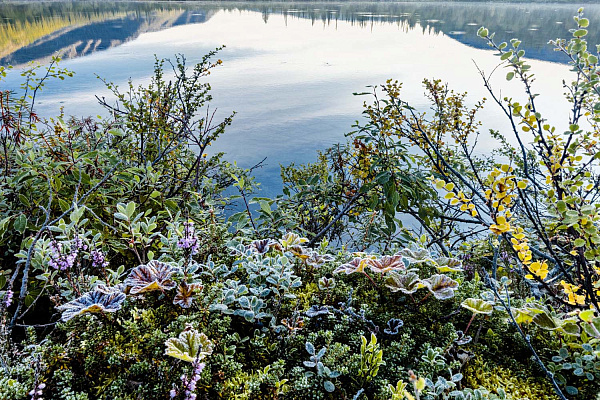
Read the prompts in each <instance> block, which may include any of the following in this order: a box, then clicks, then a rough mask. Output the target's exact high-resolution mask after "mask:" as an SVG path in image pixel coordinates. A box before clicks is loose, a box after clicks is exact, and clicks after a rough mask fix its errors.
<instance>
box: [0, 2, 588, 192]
mask: <svg viewBox="0 0 600 400" xmlns="http://www.w3.org/2000/svg"><path fill="white" fill-rule="evenodd" d="M579 5H581V4H576V3H575V2H573V4H553V3H548V4H539V3H535V4H530V3H518V4H515V3H497V2H494V3H466V2H465V3H456V2H430V3H416V2H415V3H412V2H403V3H391V2H390V3H388V2H386V3H363V2H346V3H336V2H328V3H313V2H300V3H285V2H282V3H279V2H273V3H262V2H224V3H215V2H211V3H206V2H185V3H177V2H168V3H167V2H164V3H147V2H115V3H113V2H29V3H12V2H2V3H0V65H6V64H12V65H16V66H23V65H25V64H27V63H28V62H30V61H36V62H41V63H44V62H47V61H48V60H49V58H50V57H51V56H52V55H54V54H60V55H62V57H63V59H65V60H64V61H63V62H62V65H63V66H64V67H67V68H69V69H71V70H73V71H75V73H76V76H75V77H74V78H72V79H69V80H67V81H65V82H61V83H52V84H50V85H49V86H48V87H47V88H46V89H45V90H44V92H43V94H42V96H41V97H40V98H39V99H38V101H39V102H38V104H39V107H38V111H39V112H40V113H41V114H42V115H46V116H51V115H54V114H56V113H57V112H58V110H59V109H60V107H64V109H65V112H66V113H67V114H74V115H78V116H84V115H95V114H98V113H101V112H102V110H101V108H100V107H99V106H98V105H97V104H96V100H95V98H94V94H99V95H103V94H106V93H107V92H106V90H105V89H104V88H103V84H102V83H101V82H100V81H99V80H98V79H96V77H95V74H99V75H100V76H102V77H103V78H105V79H107V80H109V81H112V82H114V83H116V84H117V85H119V86H124V85H125V84H126V82H127V80H128V79H129V78H131V79H132V80H133V81H134V82H135V83H141V84H143V83H145V82H147V81H148V79H149V77H150V75H151V73H152V66H153V62H154V55H155V54H156V55H157V56H158V57H172V56H173V55H174V54H176V53H182V54H184V55H185V56H186V57H187V58H188V60H189V62H190V63H191V62H194V61H197V60H199V59H200V58H201V56H202V55H203V54H205V53H206V52H207V51H209V50H211V49H214V48H215V47H217V46H219V45H222V44H225V45H226V46H227V47H226V49H225V50H223V51H222V52H221V53H220V55H219V57H220V58H221V59H223V61H224V64H223V66H222V67H219V68H218V70H215V71H214V73H213V74H212V75H211V84H212V86H213V89H214V92H213V96H214V98H215V100H214V102H213V105H214V106H215V107H218V112H217V116H219V115H220V116H225V115H227V114H228V113H230V112H231V111H233V110H235V111H237V113H238V114H237V116H236V118H235V119H234V124H233V126H232V127H231V128H230V129H229V131H228V132H227V133H226V135H225V136H223V137H222V139H221V140H220V142H218V143H216V144H215V146H214V150H218V151H225V152H227V154H228V158H229V159H231V160H237V161H238V164H240V165H242V166H251V165H253V164H254V163H256V162H258V161H260V160H261V159H263V158H264V157H267V166H266V167H265V168H263V169H261V170H259V171H258V172H257V177H258V179H259V181H261V182H263V184H264V189H265V193H264V194H265V195H273V194H274V193H276V192H277V191H278V189H279V183H278V182H279V164H280V163H281V164H288V163H290V162H307V161H312V160H314V159H315V158H316V157H315V154H316V150H318V149H324V148H326V147H327V146H329V145H331V144H333V143H336V142H339V141H344V140H345V138H344V133H346V132H348V131H350V130H351V125H352V123H353V122H354V121H355V120H356V119H359V118H360V113H361V110H362V102H363V101H364V100H365V98H364V97H355V96H353V95H352V93H353V92H361V91H364V90H365V86H367V85H376V84H380V83H383V82H385V80H386V79H388V78H393V79H398V80H400V81H402V82H404V94H405V96H406V98H407V99H409V100H411V101H412V102H413V103H414V104H415V105H416V106H418V107H425V106H426V103H425V102H424V100H423V97H422V92H423V89H422V86H421V81H422V79H423V78H434V77H435V78H440V79H442V80H444V81H447V82H448V83H449V84H450V86H451V87H453V88H455V89H457V90H459V91H468V92H469V93H470V95H471V99H472V102H475V101H476V100H477V99H479V98H480V97H483V96H485V95H486V94H485V92H484V89H483V86H482V84H481V79H480V78H479V77H478V74H477V69H476V67H475V65H474V62H475V63H477V65H479V66H480V67H482V68H483V69H485V70H486V71H491V70H492V69H493V67H494V66H495V65H496V62H497V58H495V57H494V56H493V55H492V54H493V53H492V52H491V51H490V50H489V49H488V48H487V45H486V44H485V43H484V42H483V41H482V40H480V39H479V38H477V37H476V34H475V32H476V31H477V29H478V28H479V27H480V26H481V25H485V26H486V27H488V28H489V29H490V31H494V32H497V36H496V38H497V40H498V41H502V40H508V39H510V38H512V37H518V38H520V39H521V40H522V41H523V45H522V47H523V48H524V49H525V50H526V52H527V53H526V54H527V55H528V56H529V57H530V58H532V66H533V69H534V71H535V72H536V75H537V82H536V88H537V90H538V92H540V93H541V94H542V96H541V97H540V105H541V108H542V111H545V112H546V114H547V115H551V116H552V118H554V119H555V120H553V122H554V123H556V124H557V125H559V126H561V124H566V123H567V121H566V117H567V113H566V111H565V112H563V111H561V110H563V109H564V108H565V107H564V106H565V102H564V101H563V100H562V96H561V94H562V88H561V79H563V78H567V77H568V66H567V65H566V64H565V60H564V58H563V57H562V56H561V55H560V54H559V53H557V52H554V51H553V50H552V48H551V47H550V46H548V45H547V44H546V43H547V42H548V40H549V39H556V38H557V37H568V35H569V33H568V29H569V28H572V27H573V26H574V23H573V19H572V16H573V14H574V13H575V12H576V10H577V8H578V7H579ZM585 9H586V16H587V17H588V18H590V20H591V27H590V34H589V35H588V40H589V41H590V42H591V43H594V44H595V43H600V29H597V28H596V24H598V26H600V5H598V4H585ZM503 76H504V71H500V72H499V73H498V77H497V79H496V80H495V81H494V83H495V85H497V86H499V85H502V87H503V94H509V95H512V94H515V95H516V94H518V93H519V92H518V85H517V83H516V82H511V83H510V84H507V83H505V82H503ZM19 83H20V81H19V76H18V73H12V74H11V75H10V76H9V77H8V79H7V80H6V81H4V82H3V83H0V84H1V85H3V89H4V88H9V89H16V88H17V87H18V84H19ZM481 117H482V118H483V119H484V121H485V128H494V129H505V128H506V124H505V123H504V121H503V119H502V116H501V115H500V114H499V113H498V110H497V109H496V108H495V107H494V106H493V105H492V104H489V105H488V107H487V109H486V110H485V111H484V112H483V113H482V114H481ZM491 145H492V143H491V142H489V141H487V140H483V141H482V147H481V149H480V151H482V152H485V151H486V150H488V149H489V148H491V147H490V146H491ZM486 146H488V147H486Z"/></svg>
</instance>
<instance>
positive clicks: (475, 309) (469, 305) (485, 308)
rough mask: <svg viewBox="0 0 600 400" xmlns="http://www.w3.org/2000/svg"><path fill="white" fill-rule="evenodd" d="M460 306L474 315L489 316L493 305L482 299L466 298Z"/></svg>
mask: <svg viewBox="0 0 600 400" xmlns="http://www.w3.org/2000/svg"><path fill="white" fill-rule="evenodd" d="M460 305H461V306H462V307H464V308H466V309H467V310H469V311H471V312H472V313H474V314H491V313H492V312H493V311H494V303H492V302H489V301H486V300H483V299H474V298H468V299H466V300H465V301H463V302H462V303H460Z"/></svg>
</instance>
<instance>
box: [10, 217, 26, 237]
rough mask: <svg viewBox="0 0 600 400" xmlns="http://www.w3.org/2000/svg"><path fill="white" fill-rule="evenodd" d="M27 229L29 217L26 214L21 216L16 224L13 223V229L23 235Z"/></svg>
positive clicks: (16, 220)
mask: <svg viewBox="0 0 600 400" xmlns="http://www.w3.org/2000/svg"><path fill="white" fill-rule="evenodd" d="M26 227H27V217H26V216H25V214H20V215H19V216H18V217H17V218H16V219H15V222H14V223H13V228H14V229H15V230H16V231H17V232H19V233H23V232H25V228H26Z"/></svg>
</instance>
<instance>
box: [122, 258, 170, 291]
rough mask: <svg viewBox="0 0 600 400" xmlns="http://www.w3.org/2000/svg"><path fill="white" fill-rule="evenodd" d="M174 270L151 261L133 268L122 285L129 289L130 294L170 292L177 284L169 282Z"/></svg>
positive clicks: (164, 264) (163, 264)
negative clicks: (154, 291)
mask: <svg viewBox="0 0 600 400" xmlns="http://www.w3.org/2000/svg"><path fill="white" fill-rule="evenodd" d="M174 273H175V268H174V267H173V266H171V265H169V264H167V263H163V262H160V261H156V260H152V261H150V262H149V263H148V264H146V265H140V266H138V267H135V268H134V269H133V270H131V272H130V273H129V276H128V277H127V279H125V281H124V282H123V283H125V284H126V285H127V286H129V287H130V288H131V290H130V293H131V294H138V293H144V292H151V291H153V290H163V291H164V290H171V289H173V288H174V287H175V286H177V284H176V283H175V282H173V281H172V280H171V276H172V275H173V274H174Z"/></svg>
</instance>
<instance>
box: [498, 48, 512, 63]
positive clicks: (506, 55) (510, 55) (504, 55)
mask: <svg viewBox="0 0 600 400" xmlns="http://www.w3.org/2000/svg"><path fill="white" fill-rule="evenodd" d="M512 55H513V52H512V50H509V51H507V52H506V53H504V54H502V55H501V56H500V59H501V60H502V61H504V60H508V59H509V58H511V57H512Z"/></svg>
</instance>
